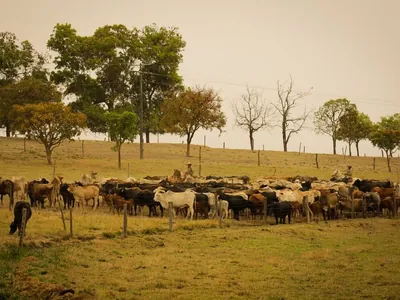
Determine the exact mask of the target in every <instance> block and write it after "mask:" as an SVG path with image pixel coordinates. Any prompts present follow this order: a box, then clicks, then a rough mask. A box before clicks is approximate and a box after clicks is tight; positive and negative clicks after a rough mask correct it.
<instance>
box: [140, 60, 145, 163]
mask: <svg viewBox="0 0 400 300" xmlns="http://www.w3.org/2000/svg"><path fill="white" fill-rule="evenodd" d="M139 77H140V159H143V152H144V149H143V142H144V141H143V83H142V64H140V69H139Z"/></svg>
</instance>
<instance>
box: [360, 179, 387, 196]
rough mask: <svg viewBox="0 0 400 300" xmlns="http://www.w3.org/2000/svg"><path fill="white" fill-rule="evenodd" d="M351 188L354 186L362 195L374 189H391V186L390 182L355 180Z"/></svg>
mask: <svg viewBox="0 0 400 300" xmlns="http://www.w3.org/2000/svg"><path fill="white" fill-rule="evenodd" d="M353 186H356V187H357V188H358V189H359V190H360V191H362V192H364V193H368V192H371V191H372V189H373V188H374V187H381V188H391V187H392V184H391V182H390V181H388V180H387V181H377V180H365V179H363V180H360V179H357V180H355V181H354V182H353Z"/></svg>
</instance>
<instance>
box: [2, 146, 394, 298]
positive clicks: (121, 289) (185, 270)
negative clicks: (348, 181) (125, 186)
mask: <svg viewBox="0 0 400 300" xmlns="http://www.w3.org/2000/svg"><path fill="white" fill-rule="evenodd" d="M111 146H112V143H107V142H97V141H85V157H84V158H82V157H81V143H80V142H77V141H75V142H71V143H66V144H64V145H62V146H61V147H60V148H59V149H57V150H56V152H55V154H54V157H55V159H56V173H57V175H62V176H64V177H65V179H66V181H72V180H77V179H79V177H80V174H81V173H82V172H89V171H90V170H95V171H97V172H98V173H99V175H100V176H103V177H110V176H113V177H114V176H116V177H119V178H126V176H127V163H128V162H129V163H130V170H131V176H134V177H136V178H141V177H143V176H146V175H170V174H172V171H173V169H174V168H181V169H183V168H184V167H185V162H186V160H187V158H186V157H185V145H180V144H149V145H145V160H143V161H140V160H139V159H138V156H139V154H138V150H139V147H138V144H128V145H124V146H123V156H122V157H123V170H118V169H117V167H116V153H115V152H112V151H111ZM198 151H199V146H193V147H192V153H193V154H194V156H193V157H191V158H190V160H191V161H192V163H193V165H194V168H195V171H196V172H197V171H198V156H197V155H198ZM202 159H203V164H202V174H203V175H248V176H250V178H252V179H256V178H258V177H272V176H275V177H286V176H295V175H310V176H317V177H319V178H322V179H327V178H329V175H330V174H331V173H332V171H333V170H334V169H335V168H336V167H339V168H340V169H341V170H344V169H345V166H346V165H347V164H351V165H353V167H354V175H355V176H357V177H364V178H376V179H391V180H397V175H396V174H397V173H396V172H397V170H399V167H400V162H399V160H398V159H397V158H395V159H393V170H395V171H396V172H394V173H388V172H387V171H386V161H385V160H384V159H382V158H376V171H375V172H374V171H372V160H373V159H372V158H371V157H359V158H357V157H352V158H346V161H344V158H343V157H342V156H333V155H319V164H320V169H316V168H315V154H301V155H300V156H299V155H298V153H282V152H274V151H265V152H262V153H261V166H260V167H258V166H257V153H256V152H251V151H247V150H228V149H225V150H223V149H212V148H203V149H202ZM0 170H1V174H0V176H3V177H4V178H7V177H10V176H12V175H22V176H26V177H27V178H28V179H34V178H37V177H48V178H50V177H51V175H52V166H47V165H46V159H45V157H44V152H43V149H42V146H41V145H38V144H36V143H35V142H29V141H28V142H27V152H26V153H24V152H23V140H20V139H4V138H2V139H0ZM6 205H7V202H6V203H5V207H3V208H2V207H0V299H2V297H3V298H6V299H7V298H9V297H10V298H12V299H44V298H52V297H53V296H51V295H56V294H57V293H58V291H60V290H63V289H66V288H71V289H73V290H74V291H75V292H76V299H117V298H118V299H171V298H177V299H194V298H200V299H241V298H244V297H245V298H248V299H313V298H314V299H327V298H328V299H360V298H372V299H398V294H399V293H400V285H399V280H398V278H399V275H400V274H399V268H398V267H399V264H400V254H399V253H398V251H396V249H397V248H398V241H397V237H398V236H399V235H398V232H399V230H400V222H399V221H398V220H397V219H396V220H389V219H365V220H364V219H358V220H350V221H349V220H347V221H343V220H341V221H332V222H329V223H323V222H322V223H319V224H304V223H297V224H292V225H279V226H270V225H268V224H267V225H266V224H262V222H260V221H255V222H253V221H240V222H237V221H234V220H224V222H223V228H218V223H217V221H216V220H198V221H185V220H182V219H178V220H177V222H176V223H175V225H174V229H175V231H174V232H173V233H169V232H168V219H167V218H163V219H161V218H151V219H150V218H147V217H129V219H128V234H129V236H128V238H126V239H122V238H121V232H122V215H121V216H117V215H112V214H110V213H109V212H108V210H107V209H99V210H97V211H96V212H93V211H92V210H91V209H87V210H82V209H80V210H77V209H76V210H74V217H73V219H74V233H75V234H74V238H73V239H69V237H68V230H67V232H65V231H64V230H63V227H62V221H61V218H60V213H59V212H58V211H53V210H51V209H45V210H40V211H36V210H34V211H33V216H32V219H31V220H30V221H29V224H28V228H27V230H28V232H27V236H26V239H25V245H26V246H27V247H25V248H23V249H21V250H18V248H16V245H17V244H18V237H17V236H16V235H14V236H9V235H8V230H9V223H10V222H11V220H12V213H11V212H10V211H9V210H8V209H7V208H6V207H7V206H6ZM66 219H67V229H68V226H69V221H68V215H67V216H66ZM269 222H270V223H272V222H273V220H269ZM13 297H14V298H13ZM52 299H57V297H53V298H52Z"/></svg>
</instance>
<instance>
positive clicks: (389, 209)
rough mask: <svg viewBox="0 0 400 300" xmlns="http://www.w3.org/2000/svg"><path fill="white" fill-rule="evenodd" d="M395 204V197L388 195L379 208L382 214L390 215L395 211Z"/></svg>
mask: <svg viewBox="0 0 400 300" xmlns="http://www.w3.org/2000/svg"><path fill="white" fill-rule="evenodd" d="M393 209H394V205H393V199H392V198H391V197H386V198H385V199H383V200H382V201H381V203H380V204H379V210H380V211H381V212H382V216H384V215H388V216H390V214H391V213H393Z"/></svg>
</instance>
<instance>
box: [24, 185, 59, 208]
mask: <svg viewBox="0 0 400 300" xmlns="http://www.w3.org/2000/svg"><path fill="white" fill-rule="evenodd" d="M53 189H54V185H53V184H49V182H48V181H47V180H46V179H41V180H40V181H37V180H34V181H30V182H28V195H29V198H30V200H31V206H36V207H38V204H40V207H41V208H44V199H45V198H47V199H48V200H49V203H50V207H51V206H52V204H53Z"/></svg>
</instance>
